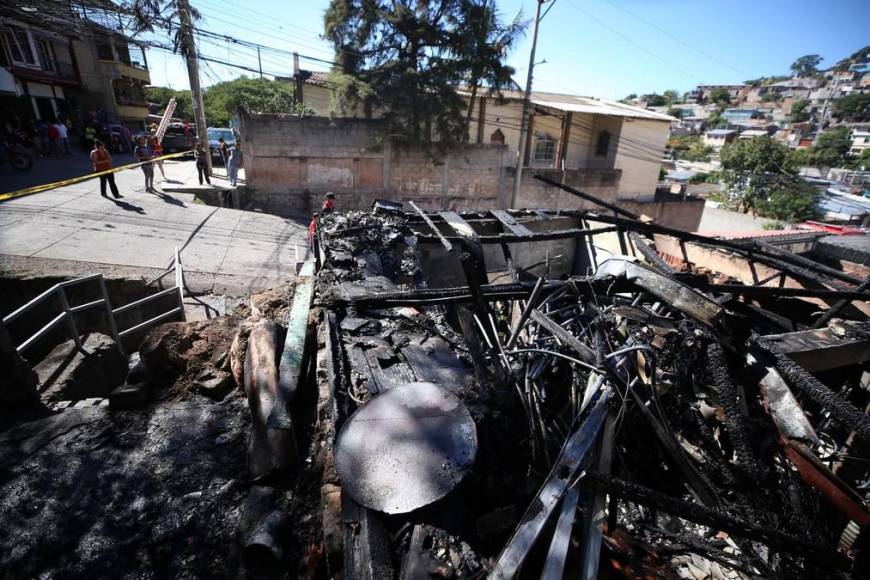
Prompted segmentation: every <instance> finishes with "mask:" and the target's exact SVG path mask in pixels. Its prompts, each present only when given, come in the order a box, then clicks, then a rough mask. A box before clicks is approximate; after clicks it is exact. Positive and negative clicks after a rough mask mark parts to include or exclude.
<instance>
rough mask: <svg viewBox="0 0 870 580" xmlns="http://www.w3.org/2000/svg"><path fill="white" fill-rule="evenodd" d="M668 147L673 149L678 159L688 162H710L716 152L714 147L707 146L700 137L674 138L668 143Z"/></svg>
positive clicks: (685, 136) (684, 136)
mask: <svg viewBox="0 0 870 580" xmlns="http://www.w3.org/2000/svg"><path fill="white" fill-rule="evenodd" d="M668 147H669V148H670V149H673V151H674V153H675V154H676V158H677V159H685V160H686V161H710V158H711V156H712V155H713V153H714V152H715V151H716V150H715V149H714V148H713V147H707V146H705V145H704V142H703V140H702V139H701V137H700V135H683V136H680V137H673V138H671V139H670V140H669V141H668Z"/></svg>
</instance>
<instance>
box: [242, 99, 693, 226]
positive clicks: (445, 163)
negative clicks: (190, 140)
mask: <svg viewBox="0 0 870 580" xmlns="http://www.w3.org/2000/svg"><path fill="white" fill-rule="evenodd" d="M239 118H240V127H239V131H240V133H241V136H242V142H243V143H244V147H245V175H246V180H247V188H246V189H247V191H246V193H245V194H244V195H243V196H240V197H241V198H242V199H241V200H240V201H241V202H242V207H243V208H246V209H259V210H262V211H266V212H269V213H274V214H278V215H293V214H299V213H305V214H307V213H310V212H312V211H316V210H317V208H318V207H319V206H320V204H321V201H322V198H323V195H324V194H325V193H326V192H327V191H332V192H335V194H336V197H337V205H338V207H339V208H341V209H368V208H369V207H371V204H372V202H373V201H374V200H375V199H378V198H389V199H393V200H396V201H405V202H407V201H414V202H415V203H416V204H417V205H419V206H420V207H421V208H423V209H425V210H429V211H440V210H464V209H475V208H480V209H493V208H505V207H508V206H509V205H510V200H511V191H512V188H513V181H514V179H513V175H514V168H513V162H514V160H513V158H512V156H511V155H510V153H509V151H508V149H507V148H506V147H505V146H502V145H493V144H481V145H477V144H467V145H462V146H459V147H454V148H451V149H449V150H447V151H445V152H439V151H438V150H437V148H432V149H430V150H425V149H423V148H422V147H419V146H416V147H415V146H408V145H401V144H398V143H395V142H391V141H390V140H388V139H387V138H386V136H385V130H384V125H383V122H382V121H380V120H377V119H328V118H323V117H306V118H300V117H295V116H289V115H287V116H282V115H249V114H246V113H243V112H242V113H240V114H239ZM535 173H539V174H544V175H547V176H548V177H550V178H551V179H554V180H557V181H563V182H564V183H565V184H566V185H570V186H573V187H576V188H578V189H581V190H583V191H585V192H587V193H589V194H591V195H594V196H596V197H598V198H600V199H602V200H605V201H609V202H612V203H618V204H620V205H625V206H626V208H627V209H630V210H631V211H636V212H638V213H646V214H647V215H652V216H653V217H655V218H657V220H658V221H659V223H665V224H667V225H672V226H674V227H679V228H682V229H687V230H695V229H697V227H698V221H699V220H700V214H701V212H702V211H703V201H702V202H701V203H700V208H699V207H696V206H697V205H698V204H682V205H681V204H676V203H668V204H661V203H652V204H650V203H638V201H639V200H637V199H636V196H632V199H630V200H629V199H622V197H621V196H620V193H619V192H620V183H621V180H622V173H623V171H622V170H621V169H606V168H601V169H596V168H585V169H568V170H566V171H564V172H562V171H557V170H554V169H535V170H533V171H532V170H527V171H525V172H524V174H523V181H522V187H521V193H520V199H519V203H518V204H517V205H518V206H519V207H523V208H552V209H595V208H596V207H597V206H595V204H592V203H590V202H587V201H585V200H583V199H581V198H578V197H576V196H574V195H571V194H570V193H568V192H565V191H562V190H560V189H559V188H557V187H552V186H549V185H547V184H545V183H543V182H540V181H538V180H536V179H534V174H535ZM683 206H685V207H683Z"/></svg>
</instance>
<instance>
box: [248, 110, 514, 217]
mask: <svg viewBox="0 0 870 580" xmlns="http://www.w3.org/2000/svg"><path fill="white" fill-rule="evenodd" d="M240 117H241V125H240V128H239V130H240V133H241V135H242V140H243V142H244V143H245V150H246V157H245V177H246V181H247V196H246V198H247V204H246V205H247V206H248V207H256V208H260V209H264V210H266V211H271V212H274V213H284V212H287V211H289V212H293V211H304V212H307V211H311V209H312V207H313V206H316V205H317V204H318V203H319V200H320V198H321V197H322V196H323V194H324V193H326V192H327V191H333V192H335V194H336V197H337V203H338V206H339V207H341V208H343V209H362V208H368V207H369V206H370V205H371V203H372V202H373V201H374V200H375V199H377V198H379V197H387V198H390V199H396V200H399V201H407V200H413V201H414V202H415V203H417V204H418V205H420V206H421V207H423V208H426V209H431V210H444V209H464V208H470V207H493V208H494V207H498V195H499V192H500V191H502V189H503V187H504V183H503V180H504V163H503V157H504V154H505V148H504V147H502V146H498V145H464V146H461V147H458V148H454V149H451V150H450V151H449V152H446V153H439V152H438V151H425V150H423V149H422V148H420V147H409V146H405V145H397V144H395V143H390V142H388V141H386V140H385V138H384V132H383V125H382V124H381V122H380V121H377V120H366V119H335V120H330V119H326V118H318V117H315V118H304V119H300V118H298V117H291V116H276V115H246V114H241V115H240Z"/></svg>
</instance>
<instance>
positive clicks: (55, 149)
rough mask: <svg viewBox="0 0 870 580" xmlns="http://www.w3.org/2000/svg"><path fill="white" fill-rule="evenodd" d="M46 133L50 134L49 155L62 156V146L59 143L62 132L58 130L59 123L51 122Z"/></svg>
mask: <svg viewBox="0 0 870 580" xmlns="http://www.w3.org/2000/svg"><path fill="white" fill-rule="evenodd" d="M46 135H48V155H50V156H52V157H60V146H59V144H58V140H59V139H60V133H59V132H58V130H57V125H56V124H54V123H49V124H48V127H47V128H46Z"/></svg>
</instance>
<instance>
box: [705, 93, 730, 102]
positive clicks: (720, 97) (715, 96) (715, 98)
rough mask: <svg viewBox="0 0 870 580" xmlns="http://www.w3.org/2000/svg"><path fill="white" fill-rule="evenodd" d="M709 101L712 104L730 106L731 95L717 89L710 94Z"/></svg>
mask: <svg viewBox="0 0 870 580" xmlns="http://www.w3.org/2000/svg"><path fill="white" fill-rule="evenodd" d="M708 100H709V101H710V102H711V103H717V104H719V105H730V104H731V94H730V93H729V92H728V91H727V90H726V89H716V90H715V91H713V92H712V93H710V97H709V99H708Z"/></svg>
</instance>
